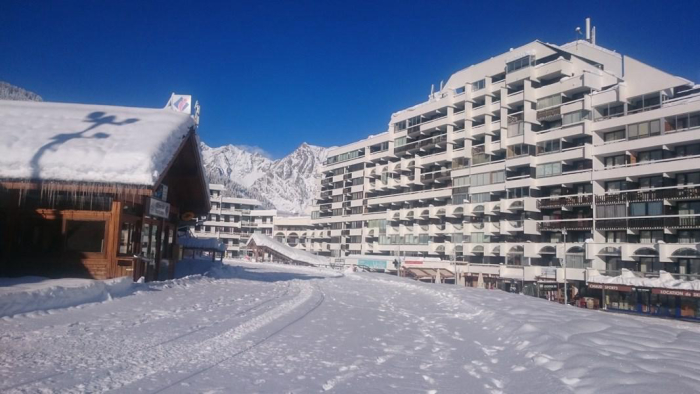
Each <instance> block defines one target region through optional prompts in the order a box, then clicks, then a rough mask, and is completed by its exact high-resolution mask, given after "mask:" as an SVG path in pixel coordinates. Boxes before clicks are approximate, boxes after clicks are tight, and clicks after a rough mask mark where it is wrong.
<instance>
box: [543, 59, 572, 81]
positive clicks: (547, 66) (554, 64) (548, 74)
mask: <svg viewBox="0 0 700 394" xmlns="http://www.w3.org/2000/svg"><path fill="white" fill-rule="evenodd" d="M573 73H574V65H573V64H572V63H571V62H570V61H568V60H566V59H564V58H559V59H557V60H553V61H551V62H549V63H544V64H538V65H537V66H535V78H537V79H551V78H554V77H558V76H562V77H563V76H568V75H572V74H573Z"/></svg>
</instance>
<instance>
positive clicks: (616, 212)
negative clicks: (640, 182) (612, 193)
mask: <svg viewBox="0 0 700 394" xmlns="http://www.w3.org/2000/svg"><path fill="white" fill-rule="evenodd" d="M596 216H597V217H598V218H624V217H625V216H627V207H625V204H613V205H598V206H596Z"/></svg>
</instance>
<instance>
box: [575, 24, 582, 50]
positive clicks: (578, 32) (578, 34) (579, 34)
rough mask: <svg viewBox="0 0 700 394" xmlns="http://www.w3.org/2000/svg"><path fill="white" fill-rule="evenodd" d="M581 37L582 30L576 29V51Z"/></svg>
mask: <svg viewBox="0 0 700 394" xmlns="http://www.w3.org/2000/svg"><path fill="white" fill-rule="evenodd" d="M581 36H583V33H581V28H580V27H578V26H577V27H576V37H574V41H575V42H576V49H578V40H580V39H581Z"/></svg>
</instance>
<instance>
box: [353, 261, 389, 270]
mask: <svg viewBox="0 0 700 394" xmlns="http://www.w3.org/2000/svg"><path fill="white" fill-rule="evenodd" d="M387 263H388V261H386V260H368V259H360V260H358V261H357V265H359V266H364V267H367V268H373V269H380V270H385V269H386V265H387Z"/></svg>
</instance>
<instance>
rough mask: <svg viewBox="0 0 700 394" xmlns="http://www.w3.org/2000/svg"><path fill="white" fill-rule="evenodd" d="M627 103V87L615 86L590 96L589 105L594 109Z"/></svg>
mask: <svg viewBox="0 0 700 394" xmlns="http://www.w3.org/2000/svg"><path fill="white" fill-rule="evenodd" d="M625 101H627V86H626V85H615V86H614V87H612V88H609V89H607V90H604V91H602V92H596V93H594V94H592V95H591V105H592V106H594V107H597V106H600V105H607V104H615V103H623V102H625Z"/></svg>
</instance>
